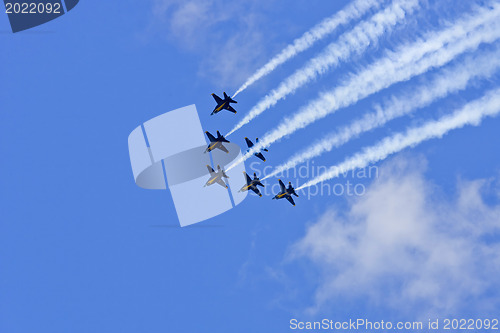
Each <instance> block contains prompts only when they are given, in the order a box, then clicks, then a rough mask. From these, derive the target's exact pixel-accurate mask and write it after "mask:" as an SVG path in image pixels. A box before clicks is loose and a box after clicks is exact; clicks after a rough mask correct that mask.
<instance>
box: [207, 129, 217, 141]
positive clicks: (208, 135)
mask: <svg viewBox="0 0 500 333" xmlns="http://www.w3.org/2000/svg"><path fill="white" fill-rule="evenodd" d="M205 134H206V135H207V137H208V140H210V142H214V141H216V139H215V137H214V136H213V135H212V134H210V133H209V132H208V131H206V132H205Z"/></svg>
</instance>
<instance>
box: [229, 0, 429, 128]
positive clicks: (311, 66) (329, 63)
mask: <svg viewBox="0 0 500 333" xmlns="http://www.w3.org/2000/svg"><path fill="white" fill-rule="evenodd" d="M418 2H419V0H394V1H393V3H392V4H391V5H390V6H389V7H387V8H386V9H383V10H381V11H379V12H377V13H376V14H375V15H373V16H372V17H371V18H370V19H369V20H367V21H363V22H361V23H359V24H358V25H357V26H356V27H355V28H354V29H352V30H350V31H349V32H347V33H345V34H343V35H342V36H340V37H339V40H338V41H337V42H333V43H331V44H329V45H328V46H327V47H326V48H325V50H324V51H323V52H321V53H320V54H319V55H318V56H316V57H314V58H312V59H310V60H309V61H308V62H307V63H306V64H305V65H304V66H303V67H302V68H300V69H298V70H297V71H296V72H295V73H293V74H292V75H290V76H289V77H288V78H286V79H285V80H284V81H282V82H281V83H280V85H279V86H278V87H277V88H276V89H273V90H272V91H271V92H270V93H269V94H268V95H266V96H265V97H264V98H263V99H261V100H260V101H259V102H258V103H257V104H256V105H255V106H254V107H253V108H252V109H250V111H249V112H248V113H247V114H246V115H245V117H243V119H242V120H241V121H240V122H238V124H236V126H235V127H234V128H233V129H232V130H231V131H230V132H229V133H228V134H227V135H231V134H232V133H234V132H235V131H237V130H238V129H240V128H241V127H243V126H244V125H246V124H248V123H249V122H250V121H251V120H253V119H254V118H256V117H257V116H258V115H260V114H261V113H262V112H264V111H266V110H267V109H269V108H270V107H271V106H273V105H275V104H276V103H277V102H278V101H279V100H281V99H283V98H285V97H286V96H287V95H289V94H291V93H293V92H295V91H296V90H297V89H298V88H300V87H302V86H303V85H305V84H306V83H308V82H310V81H311V80H313V79H315V78H316V77H317V76H318V75H321V74H323V73H325V72H326V71H327V70H328V69H330V68H332V67H334V66H337V65H338V64H339V63H340V62H341V61H342V60H346V59H348V58H349V57H350V56H352V55H353V54H354V53H356V54H360V53H362V52H363V51H364V50H366V48H368V47H369V46H370V45H372V44H375V43H376V42H377V40H378V38H380V37H381V36H382V35H383V34H384V33H386V32H388V31H390V30H391V29H392V28H393V27H394V26H395V25H396V24H398V23H400V22H402V21H403V20H404V19H405V17H406V16H407V15H408V14H411V13H412V12H413V10H415V8H416V7H417V6H418Z"/></svg>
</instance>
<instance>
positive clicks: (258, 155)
mask: <svg viewBox="0 0 500 333" xmlns="http://www.w3.org/2000/svg"><path fill="white" fill-rule="evenodd" d="M245 141H246V142H247V146H248V149H247V153H248V152H249V151H250V148H252V147H253V143H252V141H250V139H249V138H245ZM255 142H256V143H258V142H259V138H257V139H255ZM261 151H269V150H267V149H265V148H264V149H262V150H261ZM254 155H255V156H257V157H258V158H260V159H261V160H262V161H264V162H265V161H266V158H265V157H264V155H262V153H261V152H260V151H259V152H257V153H254Z"/></svg>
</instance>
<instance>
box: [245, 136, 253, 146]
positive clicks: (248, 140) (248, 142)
mask: <svg viewBox="0 0 500 333" xmlns="http://www.w3.org/2000/svg"><path fill="white" fill-rule="evenodd" d="M245 141H246V142H247V146H248V148H252V147H253V143H252V141H250V139H249V138H245Z"/></svg>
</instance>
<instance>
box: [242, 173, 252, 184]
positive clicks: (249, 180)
mask: <svg viewBox="0 0 500 333" xmlns="http://www.w3.org/2000/svg"><path fill="white" fill-rule="evenodd" d="M243 172H244V173H245V176H246V177H247V185H248V184H250V183H251V182H252V178H250V176H249V175H248V174H247V173H246V172H245V171H243Z"/></svg>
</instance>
